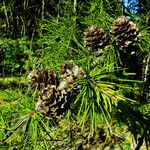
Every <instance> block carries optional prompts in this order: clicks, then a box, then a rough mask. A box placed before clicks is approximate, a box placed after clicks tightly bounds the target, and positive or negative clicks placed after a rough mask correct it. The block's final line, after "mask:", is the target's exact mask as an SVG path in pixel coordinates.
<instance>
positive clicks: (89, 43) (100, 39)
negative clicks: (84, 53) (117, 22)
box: [83, 25, 110, 52]
mask: <svg viewBox="0 0 150 150" xmlns="http://www.w3.org/2000/svg"><path fill="white" fill-rule="evenodd" d="M83 41H84V45H85V47H86V48H88V49H89V50H92V52H95V51H97V50H98V49H103V48H104V47H106V46H107V45H108V44H109V42H110V37H109V36H108V35H107V34H106V33H105V31H104V30H103V29H99V28H98V27H97V26H94V25H93V26H91V27H89V28H88V29H86V30H85V32H84V38H83Z"/></svg>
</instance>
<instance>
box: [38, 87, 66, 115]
mask: <svg viewBox="0 0 150 150" xmlns="http://www.w3.org/2000/svg"><path fill="white" fill-rule="evenodd" d="M67 104H68V100H67V94H66V92H65V91H64V90H58V89H57V88H56V86H55V85H51V86H50V85H49V86H47V87H45V88H44V89H43V90H41V91H40V92H39V100H38V102H37V104H36V110H38V111H39V112H41V113H43V114H44V115H46V116H51V117H54V118H59V117H61V115H63V113H64V112H65V110H66V108H67V106H68V105H67Z"/></svg>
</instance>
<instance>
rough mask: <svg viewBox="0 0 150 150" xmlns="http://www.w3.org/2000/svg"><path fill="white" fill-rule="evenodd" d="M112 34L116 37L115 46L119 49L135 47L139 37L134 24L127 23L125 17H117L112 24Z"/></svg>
mask: <svg viewBox="0 0 150 150" xmlns="http://www.w3.org/2000/svg"><path fill="white" fill-rule="evenodd" d="M112 33H113V35H114V36H115V37H116V45H117V46H120V47H121V48H126V47H128V46H129V45H132V46H133V45H135V44H136V43H137V42H138V41H139V37H140V34H139V32H138V29H137V28H136V24H134V23H133V22H132V21H129V20H128V19H127V18H126V17H125V16H121V17H118V18H117V19H116V20H115V21H114V22H113V25H112Z"/></svg>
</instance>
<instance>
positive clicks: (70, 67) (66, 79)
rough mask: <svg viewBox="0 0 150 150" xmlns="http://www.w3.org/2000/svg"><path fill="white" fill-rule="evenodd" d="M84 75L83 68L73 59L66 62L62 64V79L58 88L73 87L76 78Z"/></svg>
mask: <svg viewBox="0 0 150 150" xmlns="http://www.w3.org/2000/svg"><path fill="white" fill-rule="evenodd" d="M82 76H83V70H82V68H81V67H79V66H77V65H76V64H75V63H74V62H73V61H69V62H66V63H65V64H63V65H62V66H61V77H62V79H63V80H62V81H61V82H60V84H59V87H58V89H59V90H62V89H66V88H69V87H71V86H72V85H73V84H74V83H75V81H76V79H78V78H81V77H82Z"/></svg>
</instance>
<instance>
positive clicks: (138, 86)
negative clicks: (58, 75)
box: [0, 0, 150, 150]
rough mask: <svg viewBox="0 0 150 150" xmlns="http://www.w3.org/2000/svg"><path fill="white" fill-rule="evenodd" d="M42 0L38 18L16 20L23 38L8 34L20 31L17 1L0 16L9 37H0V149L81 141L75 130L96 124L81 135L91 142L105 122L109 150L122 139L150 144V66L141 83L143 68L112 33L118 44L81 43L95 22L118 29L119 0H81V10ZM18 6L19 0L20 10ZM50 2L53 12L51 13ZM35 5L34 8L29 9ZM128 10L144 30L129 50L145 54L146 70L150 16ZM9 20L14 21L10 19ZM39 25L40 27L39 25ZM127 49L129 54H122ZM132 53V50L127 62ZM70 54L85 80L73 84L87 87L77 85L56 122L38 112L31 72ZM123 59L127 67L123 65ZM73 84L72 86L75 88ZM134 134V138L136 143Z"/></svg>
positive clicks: (124, 144)
mask: <svg viewBox="0 0 150 150" xmlns="http://www.w3.org/2000/svg"><path fill="white" fill-rule="evenodd" d="M24 2H25V1H24ZM28 2H29V1H28ZM42 2H45V3H43V4H42V5H41V4H40V6H43V5H44V6H45V7H44V8H45V9H43V10H42V11H43V13H41V14H38V15H35V16H34V17H33V18H34V19H33V20H35V22H34V23H31V24H30V20H31V17H32V15H33V14H30V15H29V14H28V15H27V16H26V17H25V18H26V19H27V20H23V21H20V20H21V19H20V20H18V21H20V28H19V29H18V31H17V33H20V35H17V37H21V36H22V35H24V36H23V37H21V38H16V37H15V38H14V39H13V38H6V37H14V36H12V35H13V34H14V35H16V33H15V31H13V30H12V29H14V28H13V25H12V22H13V19H12V18H13V17H15V16H13V13H12V12H13V11H14V8H13V7H14V6H15V5H14V3H12V1H8V2H7V3H6V4H5V3H1V4H0V14H2V20H0V26H1V27H0V29H1V30H2V33H1V34H2V36H3V37H2V38H1V39H0V47H1V49H0V75H1V76H2V78H0V107H1V109H0V133H1V134H0V147H2V149H35V150H36V149H39V150H40V149H47V150H48V149H61V148H64V149H69V148H70V149H71V148H73V146H74V145H78V140H80V138H79V135H78V132H76V130H78V129H79V131H80V134H81V133H82V134H85V133H84V132H86V128H87V125H89V128H90V129H89V131H88V134H86V135H88V138H83V137H84V136H83V135H81V136H82V140H85V141H86V142H85V143H88V142H89V141H90V140H91V138H94V136H95V135H96V133H98V128H99V126H100V127H101V128H104V135H102V133H101V137H103V138H104V140H103V141H102V143H100V144H99V145H100V146H102V148H101V149H104V148H106V147H107V148H108V146H109V149H115V146H116V145H119V146H118V147H120V149H125V150H126V149H127V150H130V149H131V145H132V146H133V145H136V147H134V149H138V148H140V147H141V146H142V144H143V145H145V147H146V148H147V149H148V144H149V142H150V139H149V133H150V130H149V124H150V115H149V114H150V99H149V97H150V96H149V73H150V72H149V70H148V71H147V72H146V71H144V75H145V78H144V79H145V80H144V82H143V79H142V77H141V76H142V74H141V72H138V73H139V74H138V75H139V76H138V75H136V73H137V72H136V71H137V70H136V69H135V67H136V64H135V62H134V57H132V56H131V55H130V54H127V53H123V52H124V50H122V49H121V48H118V47H116V45H115V39H112V42H111V43H110V44H109V45H108V46H107V47H105V48H104V49H102V50H101V51H100V53H99V54H92V53H91V52H90V51H88V50H87V49H85V48H84V46H83V45H84V44H83V32H84V30H85V29H86V28H87V27H89V26H91V25H98V27H100V28H102V29H104V30H106V31H107V32H108V33H109V34H110V35H112V33H111V25H112V22H113V20H114V19H116V18H117V16H120V15H123V13H124V10H123V7H122V6H121V5H120V1H118V0H113V1H109V0H106V1H103V0H95V1H86V2H85V1H84V2H83V1H79V2H77V3H78V5H77V12H76V13H75V14H74V13H73V12H72V9H73V7H74V6H73V3H72V2H71V1H68V0H67V1H57V2H54V1H48V0H47V1H42ZM4 4H5V5H4ZM21 4H23V3H21V2H20V6H24V5H21ZM20 6H19V5H18V6H17V3H16V7H17V10H18V8H19V7H20ZM9 8H10V9H9ZM33 8H36V11H35V12H34V13H37V12H38V11H39V12H41V11H40V9H39V7H38V5H35V6H33ZM49 8H52V10H53V11H52V12H49ZM28 9H29V8H28ZM31 10H32V9H31V8H30V11H29V12H31ZM50 10H51V9H50ZM24 11H25V10H24ZM6 12H7V13H6ZM29 12H28V13H29ZM126 14H127V12H126ZM6 15H8V18H6ZM23 15H24V14H23V13H19V12H18V13H17V14H16V18H17V17H19V18H23ZM128 15H129V16H130V17H131V19H133V20H134V19H135V18H136V19H135V20H134V22H136V24H137V27H138V29H139V32H140V34H141V41H140V42H139V43H138V44H137V45H136V46H134V47H132V48H131V47H129V48H128V50H129V51H128V52H130V50H131V51H132V52H136V54H138V57H137V58H139V60H140V63H141V62H142V61H141V60H144V62H146V63H144V64H142V65H141V64H140V65H141V66H142V67H143V66H144V65H145V64H146V65H145V66H144V67H143V68H144V69H143V70H146V69H145V68H149V61H148V60H149V57H150V56H149V55H150V53H149V48H150V46H149V45H150V30H149V28H148V27H147V25H146V22H145V20H146V17H147V16H148V14H147V15H145V14H140V15H139V14H138V13H137V14H128ZM41 18H42V19H41ZM7 19H8V20H7ZM23 19H24V18H23ZM6 20H7V21H8V22H4V21H6ZM8 23H10V26H9V28H7V27H8ZM23 23H25V26H26V25H28V23H29V24H30V25H31V26H30V25H29V28H30V27H31V28H30V30H29V31H31V33H30V34H28V33H29V31H28V32H25V34H21V33H22V30H21V31H20V29H22V28H21V27H23ZM34 25H37V26H38V27H37V28H35V27H34ZM9 29H11V30H10V31H9ZM5 30H6V31H7V33H6V35H5V34H4V31H5ZM26 30H27V26H26V27H25V31H26ZM9 32H12V33H10V35H11V36H8V34H9ZM34 33H35V34H34ZM25 35H26V36H25ZM4 37H5V38H4ZM111 38H114V37H111ZM122 53H123V54H127V55H125V56H123V57H121V55H122ZM128 56H131V58H130V59H129V62H128V58H127V57H128ZM123 58H127V59H125V60H127V61H126V62H124V61H122V59H123ZM66 60H73V61H75V63H76V64H79V65H80V66H81V67H82V69H83V70H84V75H83V78H81V79H79V80H77V81H76V82H75V83H74V85H73V87H76V86H77V85H79V86H81V90H80V91H79V92H78V91H77V94H76V92H75V94H74V95H75V96H73V97H71V98H70V99H69V100H70V106H69V108H68V110H67V112H66V114H65V115H64V116H63V118H60V119H59V120H53V119H52V118H48V117H45V116H44V115H42V114H40V113H39V112H36V111H35V105H36V102H37V100H38V94H37V93H38V91H36V90H35V91H33V90H32V89H30V88H29V87H28V85H27V82H28V81H27V74H28V73H29V71H30V70H31V69H39V68H40V69H47V70H54V71H58V70H59V69H60V65H61V64H63V63H64V62H65V61H66ZM123 63H128V65H125V67H122V66H123V65H122V64H123ZM132 63H133V64H132ZM142 63H143V62H142ZM131 64H132V68H130V67H131ZM127 67H129V68H127ZM140 69H141V68H140ZM141 70H142V69H141ZM128 71H130V72H128ZM23 74H24V75H23ZM18 75H20V76H22V77H18ZM4 76H9V78H6V77H5V78H4ZM71 90H72V89H71V88H70V89H68V91H69V92H70V91H71ZM69 92H68V93H69ZM80 129H81V130H80ZM133 138H134V141H135V142H136V144H135V143H134V142H131V141H132V140H131V139H133ZM87 141H88V142H87ZM83 143H84V142H83ZM91 143H92V142H91ZM133 143H134V144H133ZM81 145H82V144H80V145H79V147H78V149H80V148H81ZM120 145H121V146H120ZM82 146H83V145H82ZM146 148H145V149H146Z"/></svg>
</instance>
